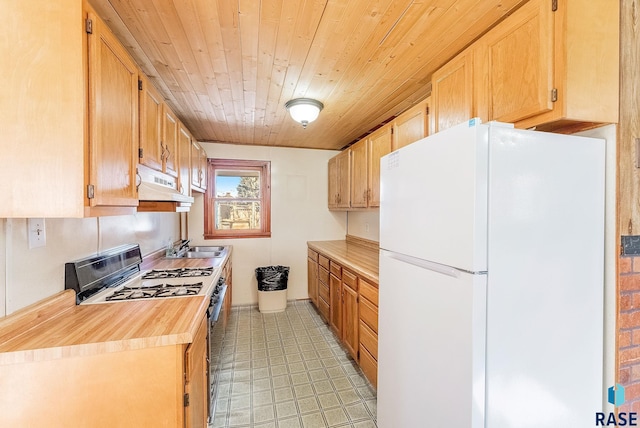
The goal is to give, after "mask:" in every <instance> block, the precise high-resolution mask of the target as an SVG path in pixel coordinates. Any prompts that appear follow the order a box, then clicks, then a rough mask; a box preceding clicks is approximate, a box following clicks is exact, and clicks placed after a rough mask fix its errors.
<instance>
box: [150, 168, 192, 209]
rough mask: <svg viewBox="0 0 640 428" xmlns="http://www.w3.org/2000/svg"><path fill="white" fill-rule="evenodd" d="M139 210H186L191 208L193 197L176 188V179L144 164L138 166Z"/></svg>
mask: <svg viewBox="0 0 640 428" xmlns="http://www.w3.org/2000/svg"><path fill="white" fill-rule="evenodd" d="M138 176H139V177H140V184H139V185H138V200H139V205H138V211H147V212H186V211H189V209H190V208H191V204H192V203H193V200H194V199H193V197H191V196H187V195H184V194H182V193H180V192H178V191H177V190H176V187H177V185H176V179H175V178H174V177H171V176H168V175H166V174H163V173H161V172H157V171H154V170H152V169H149V168H146V167H144V166H142V165H139V166H138Z"/></svg>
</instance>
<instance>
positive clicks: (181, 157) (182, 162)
mask: <svg viewBox="0 0 640 428" xmlns="http://www.w3.org/2000/svg"><path fill="white" fill-rule="evenodd" d="M178 171H179V174H178V191H179V192H180V193H182V194H183V195H186V196H191V134H190V133H189V130H188V129H187V128H185V126H184V125H183V124H182V122H178Z"/></svg>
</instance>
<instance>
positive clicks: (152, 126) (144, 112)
mask: <svg viewBox="0 0 640 428" xmlns="http://www.w3.org/2000/svg"><path fill="white" fill-rule="evenodd" d="M140 82H141V89H140V93H139V95H140V96H139V100H140V153H139V160H138V161H139V162H140V163H141V164H143V165H146V166H148V167H149V168H153V169H155V170H156V171H162V160H163V159H162V97H161V96H160V93H159V92H158V91H157V90H156V88H155V87H154V86H153V85H152V84H151V83H150V82H149V80H148V79H147V78H146V77H145V76H144V75H143V74H140Z"/></svg>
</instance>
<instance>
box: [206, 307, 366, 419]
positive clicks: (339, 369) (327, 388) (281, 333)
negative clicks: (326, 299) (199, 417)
mask: <svg viewBox="0 0 640 428" xmlns="http://www.w3.org/2000/svg"><path fill="white" fill-rule="evenodd" d="M212 346H213V347H214V350H215V349H218V350H220V351H221V352H220V356H219V357H215V356H214V357H213V360H214V363H215V362H216V361H218V362H219V367H220V372H219V379H220V380H219V389H218V398H217V403H216V412H215V418H214V420H213V422H212V424H211V425H209V427H210V428H221V427H229V428H240V427H242V428H247V427H252V428H259V427H265V428H266V427H270V428H276V427H277V428H289V427H305V428H309V427H312V428H321V427H353V428H365V427H366V428H369V427H374V428H375V427H376V396H375V390H374V389H373V388H372V387H371V385H370V384H369V382H368V381H367V380H366V379H365V377H364V375H363V374H362V372H361V371H360V369H359V368H358V365H357V364H356V363H355V362H354V361H353V360H352V359H351V358H350V357H348V356H347V352H346V350H345V349H343V348H342V347H341V345H340V344H339V343H338V342H337V341H336V338H335V336H334V335H333V333H332V332H331V330H330V329H329V327H328V326H327V325H326V324H325V323H324V322H323V321H322V319H321V318H320V316H319V315H318V313H317V311H316V310H315V309H314V308H313V306H312V305H311V303H310V302H309V301H298V302H289V304H288V305H287V309H286V311H284V312H280V313H276V314H261V313H260V312H259V311H258V308H257V307H255V306H252V307H248V306H245V307H236V308H233V310H232V312H231V317H230V322H229V325H228V326H227V331H226V335H225V337H224V340H223V341H219V342H218V343H216V341H215V339H214V340H213V343H212Z"/></svg>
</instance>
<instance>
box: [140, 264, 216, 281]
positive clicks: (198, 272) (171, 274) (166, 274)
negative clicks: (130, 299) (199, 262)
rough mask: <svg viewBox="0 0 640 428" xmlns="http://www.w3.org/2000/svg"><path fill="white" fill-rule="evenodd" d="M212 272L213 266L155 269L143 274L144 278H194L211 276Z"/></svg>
mask: <svg viewBox="0 0 640 428" xmlns="http://www.w3.org/2000/svg"><path fill="white" fill-rule="evenodd" d="M212 273H213V267H204V268H179V269H154V270H150V271H149V272H146V273H145V274H143V275H142V279H165V278H194V277H200V276H210V275H211V274H212Z"/></svg>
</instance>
